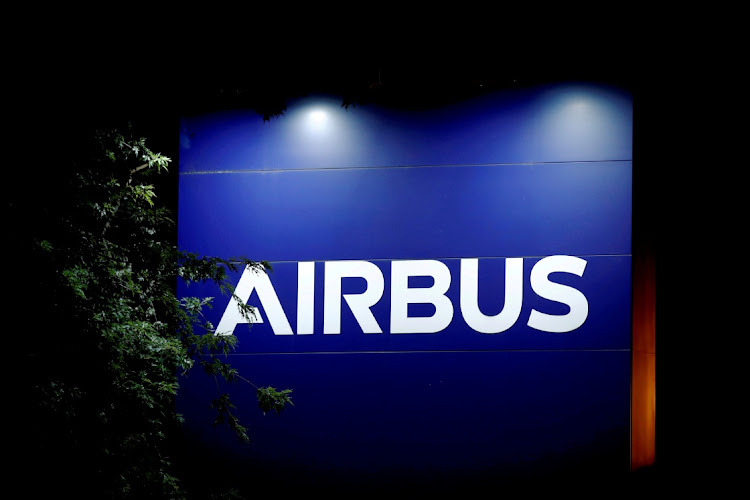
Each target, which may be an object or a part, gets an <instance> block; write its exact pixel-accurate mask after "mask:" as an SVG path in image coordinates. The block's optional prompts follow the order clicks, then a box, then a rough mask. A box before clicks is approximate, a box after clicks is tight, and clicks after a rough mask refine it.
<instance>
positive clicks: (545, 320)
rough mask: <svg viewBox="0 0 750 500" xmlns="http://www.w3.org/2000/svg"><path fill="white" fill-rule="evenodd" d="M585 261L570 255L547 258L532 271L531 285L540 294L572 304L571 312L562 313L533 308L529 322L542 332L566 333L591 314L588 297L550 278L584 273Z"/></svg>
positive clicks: (545, 297) (532, 326)
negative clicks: (548, 312) (551, 313)
mask: <svg viewBox="0 0 750 500" xmlns="http://www.w3.org/2000/svg"><path fill="white" fill-rule="evenodd" d="M585 268H586V261H585V260H583V259H579V258H578V257H571V256H568V255H553V256H551V257H545V258H544V259H542V260H540V261H539V262H537V263H536V265H535V266H534V268H533V269H532V270H531V288H532V289H533V290H534V292H535V293H536V294H537V295H539V296H540V297H542V298H544V299H548V300H552V301H555V302H561V303H563V304H566V305H567V306H569V307H570V312H568V314H564V315H561V316H557V315H550V314H544V313H542V312H539V311H537V310H532V311H531V315H530V316H529V322H528V325H529V326H530V327H531V328H534V329H536V330H541V331H543V332H553V333H564V332H570V331H573V330H575V329H576V328H578V327H579V326H581V325H582V324H583V323H584V321H586V318H587V317H588V315H589V303H588V301H587V300H586V297H585V296H584V295H583V294H582V293H581V292H580V291H579V290H576V289H575V288H571V287H569V286H565V285H561V284H559V283H553V282H551V281H549V279H548V277H549V275H550V273H554V272H563V273H571V274H575V275H576V276H583V270H584V269H585Z"/></svg>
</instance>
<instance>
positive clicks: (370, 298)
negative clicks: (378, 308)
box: [323, 260, 385, 334]
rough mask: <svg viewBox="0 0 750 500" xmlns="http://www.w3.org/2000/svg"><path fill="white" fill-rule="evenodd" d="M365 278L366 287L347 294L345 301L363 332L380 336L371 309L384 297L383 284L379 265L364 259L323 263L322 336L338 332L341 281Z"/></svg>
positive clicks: (339, 331) (380, 331)
mask: <svg viewBox="0 0 750 500" xmlns="http://www.w3.org/2000/svg"><path fill="white" fill-rule="evenodd" d="M342 278H364V279H365V281H366V282H367V288H366V289H365V291H364V292H363V293H361V294H346V295H344V299H345V300H346V303H347V304H349V308H350V309H351V311H352V314H354V318H355V319H356V320H357V323H359V327H360V328H361V329H362V331H363V332H364V333H383V330H381V329H380V326H379V325H378V322H377V321H376V320H375V316H373V315H372V311H370V307H372V306H374V305H375V304H377V302H378V301H379V300H380V298H381V297H382V296H383V290H384V289H385V282H384V280H383V273H381V272H380V269H378V266H376V265H375V264H373V263H372V262H367V261H365V260H351V261H334V262H326V265H325V296H324V298H323V333H324V334H339V333H341V280H342Z"/></svg>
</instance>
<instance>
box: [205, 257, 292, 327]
mask: <svg viewBox="0 0 750 500" xmlns="http://www.w3.org/2000/svg"><path fill="white" fill-rule="evenodd" d="M253 290H255V291H256V292H258V298H259V299H260V303H261V304H262V305H263V309H264V310H265V311H266V315H267V316H268V322H269V323H270V324H271V328H273V333H274V334H275V335H293V332H292V327H291V326H290V325H289V320H288V319H287V317H286V314H284V309H282V308H281V303H280V302H279V298H278V297H277V296H276V290H274V288H273V285H271V280H270V279H269V278H268V274H266V273H265V272H261V271H255V270H252V269H250V267H246V268H245V270H244V271H243V272H242V276H241V277H240V281H239V283H237V287H236V288H235V290H234V292H235V294H236V295H237V296H238V297H239V298H240V299H242V300H243V302H244V303H245V304H247V301H248V299H249V298H250V294H251V293H253ZM252 310H253V314H252V315H251V317H250V318H249V319H248V318H245V317H244V316H243V315H242V313H241V312H240V310H239V307H237V301H236V299H235V298H234V297H232V299H231V300H230V301H229V305H228V306H227V308H226V310H225V311H224V315H223V316H222V317H221V321H219V326H217V327H216V335H232V333H233V332H234V327H236V326H237V325H238V324H240V323H263V318H261V317H260V313H259V312H258V310H257V308H254V307H253V308H252Z"/></svg>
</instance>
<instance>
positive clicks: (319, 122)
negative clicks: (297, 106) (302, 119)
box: [307, 108, 328, 127]
mask: <svg viewBox="0 0 750 500" xmlns="http://www.w3.org/2000/svg"><path fill="white" fill-rule="evenodd" d="M307 118H308V121H309V123H310V125H311V126H313V127H315V126H318V127H320V126H323V124H324V123H325V122H326V121H327V120H328V113H327V112H326V111H325V110H324V109H319V108H318V109H313V110H311V111H310V112H309V114H308V115H307Z"/></svg>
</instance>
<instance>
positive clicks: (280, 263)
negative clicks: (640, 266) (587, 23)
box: [178, 85, 632, 482]
mask: <svg viewBox="0 0 750 500" xmlns="http://www.w3.org/2000/svg"><path fill="white" fill-rule="evenodd" d="M179 189H180V191H179V196H180V198H179V202H180V206H179V215H178V229H179V234H178V243H179V246H180V247H181V248H182V249H184V250H188V251H193V252H198V253H201V254H205V255H215V256H223V257H231V256H238V255H244V256H247V257H249V258H252V259H257V260H261V259H263V260H268V261H271V263H272V265H273V267H274V271H273V273H271V275H270V278H271V283H272V284H273V286H274V289H275V291H276V293H277V294H278V298H279V302H280V304H281V306H282V308H283V310H284V313H285V315H286V317H287V319H288V320H289V323H290V326H291V328H292V330H295V329H296V325H297V262H303V261H315V262H316V263H315V266H314V267H315V275H316V281H315V287H314V296H315V308H314V314H315V322H314V331H315V332H314V333H313V334H312V335H296V334H294V335H288V336H281V335H274V332H273V330H272V329H271V326H270V325H269V322H268V320H267V317H266V316H265V311H263V310H262V308H261V310H260V314H261V317H262V318H264V321H265V322H264V323H262V324H255V325H253V326H252V328H251V329H248V328H247V326H246V325H239V326H238V327H237V328H236V329H235V334H236V335H237V337H238V339H239V346H238V351H237V353H236V354H234V355H232V356H231V359H230V361H231V362H232V364H233V365H234V366H236V367H237V368H239V369H240V372H241V373H242V374H243V375H244V376H246V377H247V378H249V379H252V380H253V381H254V383H256V384H258V385H272V386H274V387H277V388H282V387H289V388H293V389H294V401H295V406H294V407H291V408H289V409H288V410H285V413H283V414H282V415H279V416H271V415H268V416H265V417H264V416H262V415H260V414H259V412H258V411H257V410H256V405H255V402H254V401H253V393H252V391H246V392H241V389H240V388H234V389H232V391H237V392H235V395H236V397H237V401H238V403H239V404H240V405H241V408H242V409H241V410H240V411H241V416H242V417H243V418H244V419H245V420H246V421H247V422H249V423H250V433H251V435H253V436H254V441H253V445H252V446H251V447H249V448H241V447H238V446H237V445H236V444H235V443H234V442H233V440H232V438H231V436H230V433H229V432H228V431H226V432H225V430H223V429H211V428H210V421H211V420H212V418H213V416H212V415H211V413H210V409H207V408H206V407H205V405H206V402H207V401H209V400H210V399H211V398H212V397H214V396H215V391H216V387H215V384H214V382H213V380H212V379H211V380H209V379H207V378H206V377H205V376H204V375H203V374H202V373H199V372H195V373H193V374H192V375H191V376H190V377H189V378H188V379H186V380H184V381H183V391H182V392H181V394H180V401H179V404H180V408H181V409H182V411H183V412H184V413H185V415H186V416H187V417H188V423H187V427H186V429H187V431H188V433H189V434H190V435H192V436H193V437H194V439H195V440H196V443H203V445H205V446H207V447H209V448H212V449H213V450H215V451H216V452H218V453H220V454H222V455H225V456H232V457H234V460H235V463H236V464H239V467H243V466H244V467H254V468H256V470H257V469H258V468H264V467H265V469H263V470H265V471H266V472H267V473H269V474H272V471H273V469H274V468H275V467H283V468H285V469H286V470H294V471H296V474H297V477H298V480H299V481H300V482H303V478H308V479H309V477H311V476H315V475H317V476H318V479H319V480H323V481H324V480H326V478H327V479H328V480H330V481H331V482H335V481H340V480H341V479H342V477H344V475H348V476H349V477H352V478H353V477H358V478H362V480H363V481H376V480H377V481H379V482H383V481H385V482H387V481H389V480H393V479H395V478H397V477H403V476H405V475H406V476H409V477H412V478H425V480H426V478H428V477H430V475H431V474H438V475H441V476H442V477H450V476H451V475H456V476H462V475H466V474H468V473H469V471H471V473H472V474H475V475H476V474H486V475H487V477H490V476H492V477H495V476H497V475H502V474H506V475H508V474H510V475H512V474H514V473H515V472H519V473H521V472H523V473H529V472H533V471H535V470H539V471H542V470H547V468H549V467H552V468H554V467H562V466H563V465H564V464H567V465H570V464H573V463H581V464H586V466H593V465H596V466H597V467H599V468H601V469H602V470H610V471H612V470H616V471H627V469H628V465H629V455H628V450H629V401H630V399H629V397H630V394H629V384H630V328H631V326H630V293H631V289H630V279H631V274H630V273H631V255H630V254H631V210H632V206H631V199H632V100H631V98H630V96H629V95H628V94H627V93H625V92H622V91H620V90H618V89H610V88H603V87H594V86H586V85H559V86H548V87H542V88H537V89H530V90H523V91H512V92H505V93H499V94H495V95H490V96H485V97H482V98H477V99H475V100H472V101H467V102H463V103H460V104H456V105H452V106H446V107H443V108H439V109H433V110H425V111H409V110H399V109H385V108H378V107H376V106H360V107H357V108H350V109H349V110H348V111H347V110H344V109H343V108H341V107H340V105H339V101H338V100H336V99H332V98H330V97H325V96H322V97H321V96H318V97H316V96H312V97H309V98H304V99H300V100H299V101H297V102H293V103H290V105H289V107H288V111H287V113H286V115H285V116H283V117H281V118H278V119H273V120H271V121H270V122H266V123H263V121H262V119H261V118H260V117H259V116H258V115H256V114H255V113H253V112H246V111H239V110H236V111H231V112H222V113H215V114H210V115H202V116H193V117H185V118H184V119H183V120H182V124H181V149H180V187H179ZM550 255H572V256H577V257H579V258H581V259H583V260H585V261H586V268H585V272H584V273H583V274H582V275H581V276H575V275H571V274H566V273H553V275H551V276H550V279H551V280H552V281H555V282H558V283H562V284H566V285H567V286H570V287H572V288H575V289H577V290H580V291H581V292H582V293H583V295H584V296H585V297H586V299H587V301H588V306H589V312H588V316H587V318H586V321H585V322H584V324H583V325H581V326H580V327H579V328H577V329H575V330H573V331H570V332H566V333H550V332H542V331H539V330H535V329H533V328H531V327H529V326H528V325H527V324H526V322H527V320H528V318H529V314H530V312H531V310H532V309H535V310H538V311H542V312H546V313H548V314H553V315H563V314H565V313H566V312H567V311H566V306H565V305H564V304H560V303H559V302H554V301H550V300H547V299H544V298H542V297H540V296H538V295H537V294H535V293H534V291H533V290H532V289H531V286H530V284H529V274H530V272H531V268H532V267H533V265H534V264H535V263H536V262H538V261H539V260H540V259H541V258H543V257H545V256H550ZM470 257H476V258H479V266H480V267H479V269H480V273H479V305H480V308H481V309H482V310H483V311H485V313H486V314H494V313H497V312H499V310H500V308H501V307H502V305H503V294H504V288H503V286H504V280H505V277H504V274H503V273H504V263H505V262H506V261H505V259H506V258H509V257H522V258H524V271H523V294H522V295H523V306H522V310H521V313H520V315H519V319H518V320H517V322H516V323H515V324H514V325H513V326H512V327H510V328H509V329H508V330H507V331H504V332H501V333H497V334H482V333H479V332H476V331H474V330H472V329H471V328H470V327H469V326H468V325H467V324H466V322H465V321H464V319H463V317H462V314H461V310H460V307H459V302H460V296H459V283H460V279H461V274H460V259H462V258H470ZM399 259H416V260H422V259H435V260H439V261H440V262H442V263H443V264H445V265H446V266H447V267H448V269H449V270H450V274H451V285H450V288H449V289H448V292H446V294H445V295H446V296H447V297H448V298H449V299H450V300H451V302H452V304H453V307H454V313H453V319H452V321H451V322H450V324H449V325H448V326H447V327H446V328H445V329H444V330H442V331H439V332H436V333H417V334H393V333H390V331H389V328H388V327H389V317H390V292H391V275H390V266H391V262H392V261H394V260H399ZM335 260H367V261H371V262H372V263H373V264H375V265H376V266H377V267H378V269H379V270H380V271H381V273H382V275H383V278H384V292H383V295H382V298H381V299H380V301H378V302H377V303H376V304H375V305H374V306H372V308H371V311H372V313H373V315H374V317H375V319H376V321H377V322H378V324H379V325H380V326H381V327H382V330H383V333H378V334H365V333H363V332H362V330H361V329H360V328H359V325H358V324H357V322H356V321H355V319H354V317H353V315H352V313H351V311H349V309H348V308H347V307H342V312H341V333H340V334H337V335H324V334H322V317H323V299H322V297H323V295H324V292H323V276H324V262H323V261H335ZM233 279H234V280H235V282H236V280H238V279H239V275H238V274H237V275H233ZM426 280H427V281H425V280H424V279H423V280H422V281H420V279H415V280H414V281H413V282H412V281H410V284H409V286H410V287H422V286H430V283H429V278H426ZM363 283H364V282H363V280H361V279H358V278H345V279H343V280H342V291H343V293H361V292H362V291H363V286H364V285H363ZM178 292H179V293H180V294H181V295H198V296H217V297H216V299H215V306H214V308H213V309H211V310H209V311H207V313H208V319H209V320H211V321H212V323H213V324H214V325H216V324H217V323H218V322H219V320H220V318H221V316H222V313H223V312H224V310H225V309H226V307H227V304H228V300H229V299H228V297H226V296H220V295H219V293H218V291H217V290H216V289H214V288H213V287H208V286H206V285H198V284H191V285H190V287H185V286H184V284H180V285H179V288H178ZM249 303H251V304H253V305H258V300H257V296H256V295H255V294H253V295H252V296H251V298H250V301H249ZM431 307H432V306H430V305H429V304H421V305H419V304H411V305H410V309H409V315H410V316H429V315H430V314H432V312H433V309H434V307H433V308H432V309H431ZM255 436H257V437H255ZM286 480H287V481H290V480H291V481H293V479H289V478H286ZM305 480H306V479H305Z"/></svg>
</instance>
